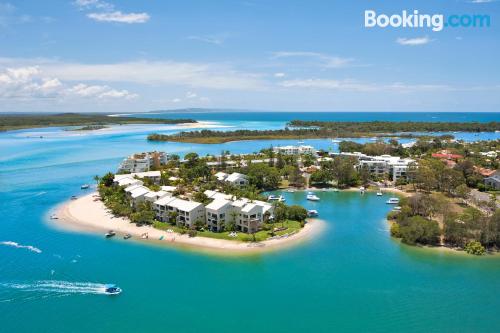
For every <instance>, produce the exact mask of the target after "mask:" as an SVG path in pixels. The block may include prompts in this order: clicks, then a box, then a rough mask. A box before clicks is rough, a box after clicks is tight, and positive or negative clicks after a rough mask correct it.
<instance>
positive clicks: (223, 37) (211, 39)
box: [188, 34, 229, 45]
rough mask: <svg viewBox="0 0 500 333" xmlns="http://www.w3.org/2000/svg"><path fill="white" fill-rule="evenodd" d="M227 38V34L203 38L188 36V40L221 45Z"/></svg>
mask: <svg viewBox="0 0 500 333" xmlns="http://www.w3.org/2000/svg"><path fill="white" fill-rule="evenodd" d="M228 37H229V35H228V34H218V35H204V36H189V37H188V39H191V40H197V41H200V42H204V43H209V44H214V45H222V44H224V42H225V41H226V39H227V38H228Z"/></svg>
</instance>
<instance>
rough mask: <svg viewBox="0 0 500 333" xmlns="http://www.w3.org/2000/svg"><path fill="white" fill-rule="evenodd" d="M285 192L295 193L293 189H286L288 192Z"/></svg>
mask: <svg viewBox="0 0 500 333" xmlns="http://www.w3.org/2000/svg"><path fill="white" fill-rule="evenodd" d="M287 192H288V193H294V192H295V190H294V189H293V188H290V189H288V190H287Z"/></svg>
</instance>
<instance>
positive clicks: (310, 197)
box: [306, 194, 319, 201]
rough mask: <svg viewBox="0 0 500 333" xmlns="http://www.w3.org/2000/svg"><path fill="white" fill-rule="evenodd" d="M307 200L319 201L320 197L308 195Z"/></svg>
mask: <svg viewBox="0 0 500 333" xmlns="http://www.w3.org/2000/svg"><path fill="white" fill-rule="evenodd" d="M306 199H307V200H310V201H319V197H317V196H316V195H315V194H308V195H307V197H306Z"/></svg>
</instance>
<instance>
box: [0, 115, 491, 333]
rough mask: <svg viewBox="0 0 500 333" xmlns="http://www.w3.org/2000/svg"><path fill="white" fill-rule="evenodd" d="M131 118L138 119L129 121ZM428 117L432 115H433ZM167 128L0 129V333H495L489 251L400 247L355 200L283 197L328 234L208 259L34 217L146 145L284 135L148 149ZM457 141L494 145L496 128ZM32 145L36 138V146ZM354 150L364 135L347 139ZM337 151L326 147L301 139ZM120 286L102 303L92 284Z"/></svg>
mask: <svg viewBox="0 0 500 333" xmlns="http://www.w3.org/2000/svg"><path fill="white" fill-rule="evenodd" d="M141 116H144V115H143V114H141ZM147 116H150V117H166V118H169V117H178V118H195V119H198V120H204V121H214V122H216V123H217V124H215V125H214V126H215V127H214V128H216V129H224V130H227V129H235V128H252V129H258V128H280V127H282V126H283V125H284V124H285V123H286V122H287V121H289V120H291V119H297V118H299V117H300V119H314V120H349V121H364V120H384V119H385V120H392V121H406V120H422V121H423V120H425V121H427V120H429V121H481V122H487V121H498V120H499V119H500V118H499V113H418V114H417V113H371V112H370V113H353V114H350V113H323V112H322V113H310V114H306V113H283V112H279V113H278V112H262V113H255V114H254V113H245V112H224V111H219V112H210V113H200V112H190V113H184V114H171V113H161V114H151V113H150V114H148V115H147ZM433 117H435V118H433ZM178 130H179V129H178V128H177V127H176V126H171V125H168V126H164V125H131V126H115V127H112V128H111V129H109V130H104V131H98V132H89V133H80V132H68V131H64V130H62V129H60V128H47V129H28V130H18V131H10V132H4V133H0V151H2V155H1V156H0V216H1V219H0V221H1V222H0V223H1V228H0V331H2V332H51V333H54V332H88V331H92V332H165V331H172V332H233V331H238V332H254V331H260V332H287V333H290V332H303V331H306V330H310V331H314V332H332V331H337V332H360V331H362V332H366V331H369V332H401V331H405V332H449V331H452V332H495V331H498V327H500V318H499V317H498V309H499V308H500V298H499V297H498V295H500V283H498V281H500V256H486V257H480V258H478V257H472V256H468V255H464V254H457V253H450V252H448V251H439V250H429V249H422V248H416V247H409V246H405V245H402V244H400V243H399V242H397V241H394V240H393V239H391V238H390V236H389V230H388V225H387V223H386V221H385V215H386V214H387V212H388V210H389V209H390V208H391V207H388V205H386V204H385V203H384V202H385V200H386V199H387V198H385V197H382V198H381V197H377V196H375V195H374V194H366V195H364V196H361V195H359V194H358V193H354V192H340V193H334V192H318V193H317V194H318V196H320V197H321V201H319V202H316V203H313V202H308V201H306V200H305V194H304V192H295V193H283V195H284V196H285V197H286V199H287V203H289V204H293V203H297V204H301V205H304V206H306V207H307V208H308V209H317V210H318V211H319V213H320V218H322V219H324V220H325V221H326V223H327V227H326V228H325V230H324V232H323V233H322V234H321V235H319V236H318V237H317V238H314V239H312V240H310V241H307V242H305V243H302V244H300V245H298V246H296V247H293V248H289V249H284V250H280V251H275V252H270V253H265V254H257V255H251V256H240V257H235V256H220V255H214V254H210V253H204V252H200V251H194V250H185V249H179V248H172V247H159V246H148V245H144V244H140V243H136V242H133V241H123V240H121V239H111V240H106V239H104V237H103V236H102V235H93V234H81V233H72V232H67V231H62V230H59V229H57V228H54V226H53V224H52V223H51V222H50V220H48V219H47V216H48V215H50V214H51V212H52V210H53V209H54V207H56V206H57V205H58V204H60V203H61V202H64V201H65V200H68V199H69V197H70V196H72V195H81V194H82V193H83V192H84V191H82V190H80V185H81V184H84V183H89V184H92V183H93V180H92V178H93V176H94V175H100V174H104V173H105V172H107V171H115V170H116V168H117V166H118V164H119V162H120V161H121V159H123V157H125V156H126V155H129V154H131V153H134V152H139V151H145V150H155V149H156V150H162V151H167V152H169V153H176V154H180V155H183V154H185V153H187V152H191V151H194V152H197V153H198V154H200V155H205V154H208V153H210V154H218V153H220V151H221V150H229V151H231V152H233V153H245V152H253V151H258V150H259V149H261V148H266V147H269V146H270V145H271V144H272V145H284V144H295V143H296V141H297V140H275V141H245V142H230V143H225V144H217V145H202V144H182V143H167V142H156V143H152V142H148V141H147V140H146V139H145V137H146V135H147V134H148V133H152V132H161V133H174V132H176V131H178ZM455 135H457V137H459V136H461V137H462V138H463V139H465V140H478V139H489V140H492V139H499V138H500V134H499V133H481V134H480V136H473V135H471V136H469V134H466V133H457V134H455ZM40 136H42V138H40ZM357 140H360V141H359V142H362V140H366V139H357ZM304 141H305V142H306V143H307V144H311V145H313V146H315V147H317V148H322V149H327V150H336V149H337V147H338V146H336V144H335V143H332V142H331V140H319V139H317V140H304ZM106 283H116V284H118V285H119V286H120V287H121V288H122V289H123V290H124V291H123V293H122V294H121V295H119V296H116V297H110V296H107V295H104V294H103V293H102V289H103V285H104V284H106Z"/></svg>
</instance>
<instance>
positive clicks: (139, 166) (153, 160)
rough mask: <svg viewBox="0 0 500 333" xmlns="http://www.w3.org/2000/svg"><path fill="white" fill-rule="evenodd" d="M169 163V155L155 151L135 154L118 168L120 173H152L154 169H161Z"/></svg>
mask: <svg viewBox="0 0 500 333" xmlns="http://www.w3.org/2000/svg"><path fill="white" fill-rule="evenodd" d="M167 161H168V155H167V154H166V153H164V152H157V151H153V152H146V153H139V154H133V155H130V156H129V157H127V158H125V159H124V160H123V161H122V163H121V164H120V167H119V168H118V173H135V172H145V171H150V170H151V169H153V168H159V167H160V166H161V165H164V164H166V163H167Z"/></svg>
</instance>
